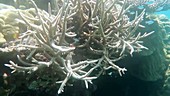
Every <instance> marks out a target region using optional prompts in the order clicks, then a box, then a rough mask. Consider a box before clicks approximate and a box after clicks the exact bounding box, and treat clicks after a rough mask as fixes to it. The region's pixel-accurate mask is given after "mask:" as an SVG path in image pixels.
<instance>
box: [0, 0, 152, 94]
mask: <svg viewBox="0 0 170 96" xmlns="http://www.w3.org/2000/svg"><path fill="white" fill-rule="evenodd" d="M30 1H31V3H32V4H33V6H34V8H35V10H36V16H35V17H34V18H33V17H29V16H26V15H24V14H23V13H22V12H21V11H18V14H19V15H20V17H21V18H22V21H20V22H22V23H23V24H25V25H27V26H28V28H27V31H26V32H24V33H21V34H20V36H19V38H18V39H17V40H16V41H13V42H12V44H11V45H10V43H9V47H6V48H1V49H0V50H1V51H3V52H7V51H11V50H16V51H18V55H17V58H18V60H19V61H20V62H21V64H16V63H14V62H13V61H10V64H5V65H6V66H7V67H10V68H11V69H13V72H15V71H18V72H28V73H33V72H36V71H38V70H42V71H45V69H46V68H49V69H52V70H51V73H50V74H53V75H55V76H57V77H54V78H53V80H54V81H55V80H56V81H55V82H56V83H61V85H60V87H59V89H58V94H60V93H61V92H62V91H63V89H64V86H65V85H66V84H67V83H68V82H71V81H70V79H75V80H82V81H84V82H85V86H86V88H88V83H92V80H94V79H97V78H98V77H99V76H100V75H101V74H103V73H105V72H106V70H109V69H113V70H116V71H117V72H118V73H119V75H120V76H122V75H123V74H125V71H127V69H126V68H121V67H119V66H118V65H116V64H115V62H116V61H118V60H120V59H122V58H123V57H124V56H126V55H128V54H130V55H131V56H133V53H134V52H140V51H142V49H146V50H147V49H148V48H146V47H144V46H143V45H142V43H143V42H142V39H143V38H145V37H147V36H148V35H150V34H152V33H153V32H150V33H143V34H142V33H140V32H136V29H137V28H138V27H144V26H142V25H140V22H141V21H142V20H143V15H144V14H145V10H143V11H142V12H141V13H140V14H136V16H135V18H134V19H133V20H129V17H128V16H127V15H126V14H125V13H126V12H127V11H128V9H129V8H131V7H133V5H129V6H126V5H127V1H128V0H121V1H119V0H64V1H60V2H59V3H57V4H58V5H57V4H56V5H57V8H56V10H55V11H56V15H53V14H51V13H52V12H51V8H50V4H49V8H48V9H49V11H48V12H46V11H43V10H40V9H39V8H38V7H37V6H36V4H35V3H34V1H33V0H30ZM28 20H30V21H33V22H36V23H31V22H28ZM82 50H83V51H85V52H83V51H82ZM56 74H57V75H56ZM47 75H48V74H47Z"/></svg>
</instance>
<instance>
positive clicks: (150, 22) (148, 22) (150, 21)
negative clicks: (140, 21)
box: [145, 20, 154, 25]
mask: <svg viewBox="0 0 170 96" xmlns="http://www.w3.org/2000/svg"><path fill="white" fill-rule="evenodd" d="M145 23H146V24H147V25H152V24H153V23H154V21H153V20H149V21H145Z"/></svg>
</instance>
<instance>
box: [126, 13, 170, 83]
mask: <svg viewBox="0 0 170 96" xmlns="http://www.w3.org/2000/svg"><path fill="white" fill-rule="evenodd" d="M148 18H149V20H153V21H154V22H155V23H154V24H152V25H148V26H145V27H146V28H145V29H146V30H140V31H142V32H148V31H154V34H152V35H151V36H150V37H149V38H145V39H144V40H143V43H144V46H146V47H147V48H148V50H142V51H140V52H138V53H136V54H135V55H134V57H132V58H131V60H129V63H130V64H129V68H128V72H130V74H131V75H133V76H134V77H137V78H139V79H141V80H144V81H157V80H160V79H163V78H164V76H165V75H164V74H165V71H166V69H167V65H168V60H167V57H169V55H168V54H167V53H166V51H165V48H164V47H165V45H164V38H165V37H166V35H167V34H166V33H167V30H165V29H164V26H165V25H164V24H165V23H162V22H164V20H165V19H166V17H164V16H163V15H162V16H158V15H150V16H148Z"/></svg>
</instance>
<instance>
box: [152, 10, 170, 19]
mask: <svg viewBox="0 0 170 96" xmlns="http://www.w3.org/2000/svg"><path fill="white" fill-rule="evenodd" d="M155 14H164V15H166V16H167V17H168V18H170V10H167V11H160V12H155Z"/></svg>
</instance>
